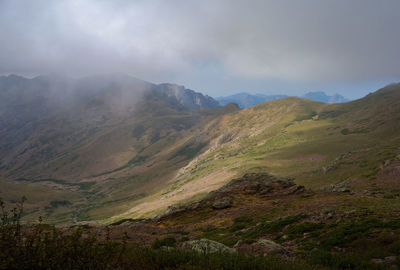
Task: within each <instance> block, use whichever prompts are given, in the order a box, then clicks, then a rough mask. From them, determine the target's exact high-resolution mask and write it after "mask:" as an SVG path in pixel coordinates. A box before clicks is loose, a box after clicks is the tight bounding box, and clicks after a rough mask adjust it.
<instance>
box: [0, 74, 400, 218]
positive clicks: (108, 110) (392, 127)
mask: <svg viewBox="0 0 400 270" xmlns="http://www.w3.org/2000/svg"><path fill="white" fill-rule="evenodd" d="M7 78H8V77H7ZM3 79H4V78H3ZM3 79H2V80H3ZM8 80H11V81H12V80H16V82H7V83H8V84H9V85H8V86H7V88H3V90H2V92H1V95H2V97H4V98H5V99H8V100H9V101H8V102H3V103H2V105H1V106H0V108H1V113H2V114H1V117H0V119H1V125H0V127H1V129H0V135H1V136H2V138H5V139H4V140H2V141H1V145H0V153H1V156H0V157H1V159H0V161H1V165H0V166H1V169H0V173H1V176H2V178H3V180H1V182H0V184H1V185H2V186H3V185H4V186H7V187H10V189H11V188H12V189H15V190H19V193H20V194H21V193H25V195H27V197H28V199H29V197H30V196H31V197H33V198H36V199H35V200H33V201H31V202H30V204H29V201H28V205H27V209H28V213H27V215H26V217H25V218H26V219H27V220H32V219H35V218H36V217H37V216H39V215H42V216H46V217H47V220H49V221H50V222H61V223H65V222H71V221H73V222H79V221H93V220H99V221H106V222H109V221H115V220H119V219H122V218H136V217H150V216H153V215H157V214H161V213H163V212H164V211H165V210H167V209H168V207H169V206H171V205H174V204H180V203H184V202H188V201H189V202H190V201H194V200H196V199H198V198H202V197H204V196H205V195H206V194H207V193H209V192H211V191H213V190H216V189H218V188H220V187H221V186H223V185H225V184H226V183H228V182H229V181H230V180H231V179H232V178H234V177H238V176H242V175H243V174H245V173H259V172H268V173H270V174H272V175H275V176H278V177H286V178H294V180H295V182H296V183H297V184H300V185H304V186H306V187H307V188H311V189H313V190H319V189H326V188H328V189H346V190H349V191H351V192H354V193H355V194H364V193H365V192H367V193H374V192H381V194H384V195H382V196H386V195H388V194H389V193H390V189H393V187H395V188H397V185H398V181H393V180H391V178H390V177H388V175H390V174H393V173H394V174H395V175H396V173H397V171H396V164H397V163H396V162H397V161H396V156H397V155H399V154H400V153H399V148H398V145H400V135H399V134H398V132H397V130H399V123H400V95H399V93H400V90H399V89H400V85H399V84H393V85H390V86H388V87H385V88H384V89H382V90H379V91H377V92H376V93H373V94H370V95H368V96H367V97H365V98H363V99H360V100H357V101H353V102H349V103H343V104H325V103H320V102H314V101H310V100H306V99H300V98H294V97H290V98H284V99H279V100H274V101H271V102H267V103H263V104H259V105H256V106H253V107H250V108H247V109H242V110H240V109H239V108H238V107H237V106H236V105H235V104H229V105H227V106H226V107H223V108H207V109H196V110H192V109H190V106H195V105H194V104H197V105H196V106H200V105H199V104H208V103H207V100H208V98H207V97H204V100H205V101H204V100H203V99H202V98H198V97H199V96H198V94H193V93H192V92H190V91H188V92H186V93H187V94H183V95H180V94H179V95H178V94H175V93H178V92H179V91H184V89H183V88H179V87H175V86H172V88H171V87H170V85H162V86H161V90H160V87H159V86H157V85H152V84H149V83H146V82H143V81H140V80H136V79H132V78H125V77H123V78H121V77H118V78H115V75H114V76H113V79H110V78H104V77H102V76H100V77H96V78H93V77H92V78H86V79H83V80H79V83H77V82H71V80H69V79H63V78H58V79H57V80H56V83H57V86H58V87H59V88H58V89H60V88H62V87H64V88H62V89H71V87H70V86H68V85H69V84H72V85H75V86H76V85H83V86H82V87H81V88H74V87H72V89H89V91H88V92H86V91H75V90H72V91H70V92H65V93H66V94H65V96H64V97H63V98H62V99H55V100H53V99H50V101H49V97H52V98H56V97H58V96H57V95H54V96H53V95H51V91H50V90H49V89H52V88H46V87H44V86H45V84H44V82H47V81H46V80H45V79H44V78H36V79H33V80H25V79H24V80H19V79H16V78H13V77H11V78H8ZM65 81H66V82H65ZM3 83H4V82H3ZM10 85H11V86H10ZM25 85H28V86H29V87H32V88H29V87H28V86H25ZM32 85H33V86H32ZM43 85H44V86H43ZM133 85H139V87H138V86H135V88H134V89H135V91H131V89H132V87H133ZM24 87H26V88H24ZM166 88H167V90H165V89H166ZM4 89H6V90H4ZM18 89H23V91H22V90H18ZM30 89H36V90H30ZM171 89H172V90H171ZM177 89H178V90H177ZM182 89H183V90H182ZM18 91H19V92H18ZM29 91H34V92H35V93H36V94H35V95H32V94H31V92H29ZM41 91H42V92H43V93H44V94H41V95H39V94H37V93H42V92H41ZM176 91H178V92H176ZM184 92H185V91H184ZM16 93H18V94H16ZM71 93H72V94H71ZM77 93H79V98H78V97H77V96H76V94H77ZM137 93H140V95H138V94H137ZM67 94H68V95H67ZM177 96H178V98H177ZM188 96H192V97H193V99H189V101H187V98H188ZM19 97H22V98H19ZM5 99H1V100H5ZM190 100H192V101H190ZM201 100H203V101H204V102H203V101H201ZM199 102H200V103H199ZM185 104H186V106H188V107H185ZM187 104H189V105H187ZM214 105H215V102H212V101H211V102H210V103H209V105H204V106H209V107H214ZM196 106H195V107H196ZM202 106H203V105H202ZM14 107H15V108H19V110H16V109H14V111H12V108H14ZM382 138H385V139H384V140H383V139H382ZM396 177H397V176H396ZM331 185H333V186H331ZM25 186H26V187H28V186H29V189H28V188H25V189H24V187H25ZM399 188H400V186H399ZM0 190H2V191H0V197H2V198H7V200H15V199H16V198H14V197H12V196H11V195H10V194H6V192H4V189H0ZM24 190H25V191H26V192H24ZM53 190H54V191H56V192H57V193H58V196H59V197H60V198H62V199H56V198H53V197H51V196H50V197H49V198H48V199H46V200H43V199H40V200H39V199H38V197H40V194H41V193H42V192H47V193H51V191H53ZM30 193H31V194H30ZM357 196H358V195H357Z"/></svg>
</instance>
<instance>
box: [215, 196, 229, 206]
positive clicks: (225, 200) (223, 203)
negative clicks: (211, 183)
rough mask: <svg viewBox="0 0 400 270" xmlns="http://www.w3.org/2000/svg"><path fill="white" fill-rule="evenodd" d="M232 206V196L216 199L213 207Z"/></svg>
mask: <svg viewBox="0 0 400 270" xmlns="http://www.w3.org/2000/svg"><path fill="white" fill-rule="evenodd" d="M231 206H232V198H231V197H227V196H226V197H222V198H220V199H216V200H215V201H214V204H213V205H212V207H213V208H214V209H225V208H229V207H231Z"/></svg>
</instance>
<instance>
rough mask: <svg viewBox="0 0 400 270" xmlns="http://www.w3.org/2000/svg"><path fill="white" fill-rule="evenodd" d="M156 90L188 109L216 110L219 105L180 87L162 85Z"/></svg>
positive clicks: (205, 96)
mask: <svg viewBox="0 0 400 270" xmlns="http://www.w3.org/2000/svg"><path fill="white" fill-rule="evenodd" d="M157 90H158V91H160V92H161V93H163V94H164V95H166V96H167V97H168V98H175V99H176V100H177V101H178V102H179V103H180V104H181V105H183V106H184V107H186V108H188V109H202V108H218V107H220V106H219V103H218V102H217V101H216V100H214V99H213V98H212V97H210V96H208V95H203V94H201V93H198V92H195V91H193V90H190V89H186V88H185V87H184V86H182V85H176V84H170V83H163V84H159V85H157Z"/></svg>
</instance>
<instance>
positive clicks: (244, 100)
mask: <svg viewBox="0 0 400 270" xmlns="http://www.w3.org/2000/svg"><path fill="white" fill-rule="evenodd" d="M285 97H287V96H286V95H270V96H267V95H263V94H255V95H252V94H248V93H238V94H235V95H231V96H227V97H217V98H215V99H216V100H217V101H218V102H219V104H221V105H222V106H225V105H227V104H229V103H231V102H234V103H236V104H238V105H239V107H240V108H248V107H251V106H254V105H257V104H260V103H263V102H267V101H271V100H276V99H280V98H285Z"/></svg>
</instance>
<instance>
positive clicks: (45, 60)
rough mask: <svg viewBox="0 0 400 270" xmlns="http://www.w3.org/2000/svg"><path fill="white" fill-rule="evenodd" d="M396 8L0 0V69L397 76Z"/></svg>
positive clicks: (363, 1)
mask: <svg viewBox="0 0 400 270" xmlns="http://www.w3.org/2000/svg"><path fill="white" fill-rule="evenodd" d="M399 10H400V1H398V0H382V1H376V0H350V1H349V0H326V1H321V0H304V1H297V0H292V1H289V0H280V1H278V0H276V1H272V0H268V1H267V0H264V1H259V0H251V1H245V0H243V1H240V0H219V1H215V0H214V1H213V0H204V1H187V0H186V1H185V0H173V1H165V0H155V1H143V0H137V1H124V0H117V1H106V0H98V1H95V0H87V1H79V0H71V1H64V0H58V1H52V0H35V1H30V0H26V1H22V0H0V38H1V45H0V73H10V72H16V73H21V74H41V73H49V72H61V73H67V74H68V75H76V76H80V75H85V74H91V73H99V72H124V73H128V74H131V75H134V76H137V77H139V78H144V79H148V80H153V81H164V80H169V81H173V80H177V81H185V82H189V83H190V80H191V79H190V78H192V77H193V74H194V73H196V72H199V73H201V74H202V76H204V77H207V74H210V77H211V76H221V77H224V78H241V79H243V80H268V79H273V80H283V81H285V80H286V81H301V82H304V81H310V82H311V81H330V82H340V81H362V80H384V79H398V78H400V49H399V48H400V13H399ZM216 74H218V75H216Z"/></svg>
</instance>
